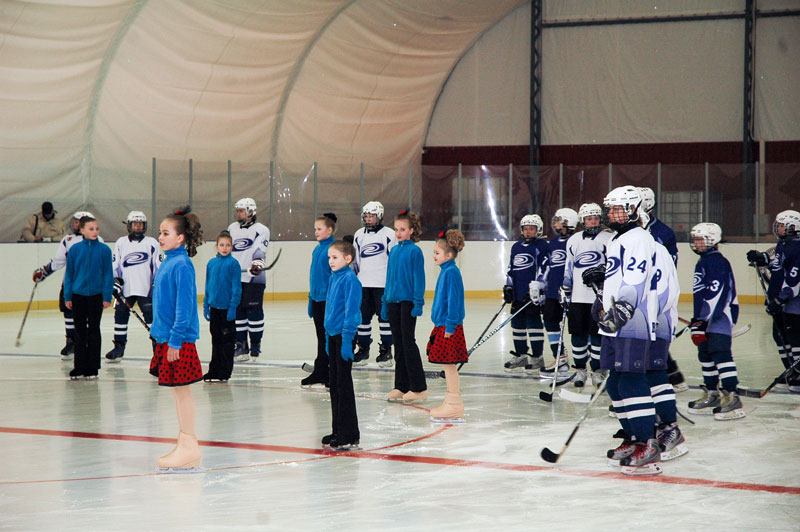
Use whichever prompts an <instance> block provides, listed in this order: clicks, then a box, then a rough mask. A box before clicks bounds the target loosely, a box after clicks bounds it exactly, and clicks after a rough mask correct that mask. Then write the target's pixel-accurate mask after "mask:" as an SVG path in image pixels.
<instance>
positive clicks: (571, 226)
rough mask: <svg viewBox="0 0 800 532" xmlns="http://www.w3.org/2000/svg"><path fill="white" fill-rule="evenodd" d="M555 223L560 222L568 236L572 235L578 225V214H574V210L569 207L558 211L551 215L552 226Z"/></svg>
mask: <svg viewBox="0 0 800 532" xmlns="http://www.w3.org/2000/svg"><path fill="white" fill-rule="evenodd" d="M555 222H561V224H562V225H564V226H565V227H566V228H567V233H568V234H569V233H573V232H574V231H575V227H577V225H578V213H577V212H575V209H570V208H569V207H564V208H562V209H558V210H557V211H556V213H555V214H554V215H553V224H555Z"/></svg>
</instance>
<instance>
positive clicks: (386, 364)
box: [378, 360, 394, 368]
mask: <svg viewBox="0 0 800 532" xmlns="http://www.w3.org/2000/svg"><path fill="white" fill-rule="evenodd" d="M392 366H394V363H393V362H392V361H391V360H390V361H388V362H378V367H379V368H391V367H392Z"/></svg>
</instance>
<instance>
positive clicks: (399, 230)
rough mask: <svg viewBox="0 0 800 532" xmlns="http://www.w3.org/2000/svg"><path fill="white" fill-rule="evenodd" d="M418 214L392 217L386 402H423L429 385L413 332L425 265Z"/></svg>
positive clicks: (385, 307)
mask: <svg viewBox="0 0 800 532" xmlns="http://www.w3.org/2000/svg"><path fill="white" fill-rule="evenodd" d="M421 232H422V224H421V223H420V219H419V216H417V215H416V214H414V213H413V212H410V211H403V212H401V213H400V214H399V215H397V217H396V218H395V219H394V233H395V235H396V236H397V245H396V246H395V247H393V248H392V250H391V251H390V252H389V266H388V268H387V270H386V288H385V289H384V292H383V299H382V305H381V317H382V318H384V319H387V318H388V320H389V326H390V327H391V329H392V340H393V341H394V346H395V347H394V359H395V363H396V367H395V371H394V389H393V390H392V391H391V392H389V394H388V395H387V397H386V398H387V399H388V400H389V401H401V400H402V401H407V402H410V401H424V400H425V399H427V397H428V385H427V383H426V382H425V372H424V371H423V369H422V359H421V358H420V355H419V348H417V340H416V338H415V337H414V332H415V329H416V327H417V318H418V317H419V316H422V305H423V304H424V303H425V299H424V296H425V266H424V262H423V258H422V250H421V249H419V247H417V246H416V244H415V242H419V237H420V233H421Z"/></svg>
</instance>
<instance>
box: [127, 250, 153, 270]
mask: <svg viewBox="0 0 800 532" xmlns="http://www.w3.org/2000/svg"><path fill="white" fill-rule="evenodd" d="M149 260H150V255H149V254H148V253H144V252H142V251H134V252H133V253H128V254H127V255H125V258H124V259H122V266H124V267H126V268H127V267H128V266H136V265H137V264H144V263H145V262H148V261H149Z"/></svg>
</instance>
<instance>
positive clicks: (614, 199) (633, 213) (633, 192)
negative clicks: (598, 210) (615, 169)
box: [603, 185, 642, 231]
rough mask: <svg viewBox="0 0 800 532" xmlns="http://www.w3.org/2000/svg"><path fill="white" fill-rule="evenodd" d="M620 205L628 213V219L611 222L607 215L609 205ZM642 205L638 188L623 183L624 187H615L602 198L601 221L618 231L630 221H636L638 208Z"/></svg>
mask: <svg viewBox="0 0 800 532" xmlns="http://www.w3.org/2000/svg"><path fill="white" fill-rule="evenodd" d="M617 205H619V206H621V207H622V208H623V209H624V210H625V214H627V215H628V221H627V222H625V223H619V222H612V221H611V220H610V219H609V217H608V212H609V210H610V209H611V207H614V206H617ZM641 205H642V195H641V193H640V192H639V189H638V188H636V187H634V186H632V185H625V186H624V187H617V188H615V189H614V190H612V191H611V192H609V193H608V194H607V195H606V197H605V198H603V218H604V220H603V223H605V224H606V225H607V226H608V227H610V228H611V229H612V230H614V231H619V230H620V229H622V228H623V227H625V226H626V225H628V224H629V223H631V222H636V221H637V220H638V219H639V208H640V207H641Z"/></svg>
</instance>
